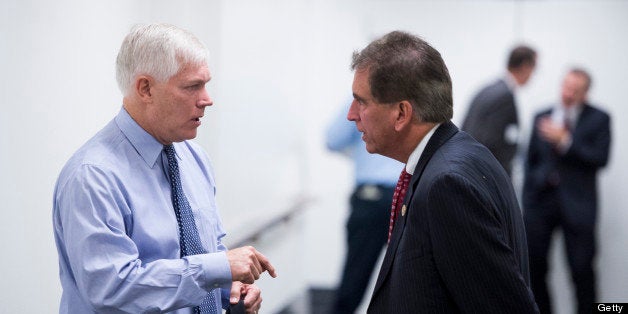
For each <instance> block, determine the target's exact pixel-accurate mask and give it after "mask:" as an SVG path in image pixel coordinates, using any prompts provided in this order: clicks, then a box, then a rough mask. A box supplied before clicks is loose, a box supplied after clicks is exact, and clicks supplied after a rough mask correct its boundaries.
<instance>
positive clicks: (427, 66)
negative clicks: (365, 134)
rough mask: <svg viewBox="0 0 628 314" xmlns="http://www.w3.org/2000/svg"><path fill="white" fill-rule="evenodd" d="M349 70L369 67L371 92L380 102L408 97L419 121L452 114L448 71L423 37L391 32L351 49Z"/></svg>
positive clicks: (440, 119)
mask: <svg viewBox="0 0 628 314" xmlns="http://www.w3.org/2000/svg"><path fill="white" fill-rule="evenodd" d="M351 69H352V70H359V71H361V70H368V71H369V85H370V87H371V94H373V97H374V98H375V100H376V101H378V102H380V103H393V102H397V101H402V100H407V101H409V102H410V103H411V104H412V108H413V109H414V112H415V116H416V117H417V118H418V119H419V121H422V122H432V123H441V122H445V121H448V120H450V119H451V118H452V116H453V96H452V85H451V78H450V77H449V71H448V70H447V66H446V65H445V62H444V61H443V58H442V57H441V55H440V53H439V52H438V51H437V50H436V49H434V48H432V46H430V44H428V43H427V42H426V41H424V40H423V39H421V38H419V37H417V36H414V35H412V34H409V33H405V32H401V31H394V32H391V33H388V34H386V35H385V36H383V37H382V38H379V39H377V40H375V41H373V42H372V43H370V44H369V45H368V46H366V48H364V49H363V50H362V51H359V52H354V54H353V61H352V63H351Z"/></svg>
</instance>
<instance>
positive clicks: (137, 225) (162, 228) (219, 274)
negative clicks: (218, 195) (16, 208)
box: [53, 24, 276, 313]
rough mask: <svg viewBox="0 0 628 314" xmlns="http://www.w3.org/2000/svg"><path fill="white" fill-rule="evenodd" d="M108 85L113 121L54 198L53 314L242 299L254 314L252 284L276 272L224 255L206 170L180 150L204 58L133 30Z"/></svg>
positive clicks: (179, 33) (169, 34) (256, 297)
mask: <svg viewBox="0 0 628 314" xmlns="http://www.w3.org/2000/svg"><path fill="white" fill-rule="evenodd" d="M116 76H117V80H118V86H119V87H120V90H121V91H122V94H123V96H124V98H123V101H122V103H123V105H122V108H121V109H120V112H119V113H118V115H117V116H116V117H115V118H114V119H113V120H112V121H111V122H110V123H109V124H107V125H106V126H105V127H104V128H103V129H102V130H101V131H100V132H98V133H97V134H96V135H95V136H94V137H92V138H91V139H90V140H89V141H88V142H87V143H85V144H84V145H83V146H82V147H81V148H80V149H79V150H78V151H77V152H76V153H75V154H74V155H73V156H72V157H71V158H70V160H69V161H68V162H67V164H66V165H65V167H64V168H63V170H62V171H61V174H60V175H59V178H58V180H57V184H56V186H55V192H54V200H53V227H54V234H55V242H56V245H57V251H58V253H59V267H60V278H61V286H62V288H63V294H62V297H61V306H60V309H59V312H60V313H94V312H99V313H101V312H107V313H113V312H115V313H118V312H125V313H148V312H151V313H157V312H159V313H162V312H171V313H221V312H222V309H223V308H227V307H228V306H229V304H230V303H231V304H235V303H238V301H239V300H240V299H241V298H242V299H243V303H244V306H245V308H246V311H247V313H257V310H258V309H259V308H260V306H261V302H262V298H261V295H260V290H259V288H258V287H256V286H255V285H254V284H253V283H254V281H255V280H257V279H258V278H259V277H260V275H261V274H262V273H263V272H264V271H268V272H269V273H270V274H271V276H273V277H274V276H276V274H275V270H274V268H273V266H272V265H271V264H270V262H269V261H268V259H266V257H264V256H263V255H262V254H261V253H259V252H258V251H256V250H255V249H254V248H252V247H244V248H237V249H233V250H227V248H226V247H225V246H224V245H223V244H222V242H221V240H222V238H223V237H224V236H225V233H224V231H223V228H222V225H221V222H220V217H219V216H218V211H217V208H216V201H215V191H216V188H215V182H214V172H213V168H212V165H211V163H210V162H209V159H208V157H207V155H206V154H205V152H204V151H203V150H202V149H201V148H200V146H198V144H196V143H194V142H192V141H190V140H191V139H193V138H195V137H196V132H197V128H198V127H199V126H200V125H201V118H202V117H203V115H204V114H205V108H206V107H207V106H211V105H212V104H213V101H212V99H211V98H210V96H209V94H208V93H207V89H206V88H205V85H206V84H207V83H208V82H209V81H210V79H211V75H210V72H209V69H208V67H207V50H206V48H205V47H204V46H203V44H202V43H201V42H200V41H199V40H198V39H197V38H196V37H195V36H194V35H192V34H191V33H189V32H188V31H185V30H183V29H180V28H178V27H175V26H172V25H167V24H151V25H145V26H139V27H136V28H134V29H133V30H132V31H131V32H130V33H129V34H128V35H127V36H126V38H125V39H124V41H123V43H122V46H121V48H120V51H119V53H118V57H117V63H116ZM88 105H89V104H88Z"/></svg>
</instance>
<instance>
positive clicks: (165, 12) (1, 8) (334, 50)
mask: <svg viewBox="0 0 628 314" xmlns="http://www.w3.org/2000/svg"><path fill="white" fill-rule="evenodd" d="M172 3H173V2H171V1H165V0H141V1H140V0H134V1H128V0H113V1H111V0H108V1H102V0H101V1H89V2H88V1H79V0H61V1H43V0H3V1H2V2H1V3H0V64H1V66H0V69H2V70H1V74H0V105H1V106H2V109H3V110H2V112H1V113H0V145H1V146H0V147H2V149H1V150H0V174H1V175H0V187H1V188H0V200H1V202H0V209H2V213H3V215H4V216H3V219H1V220H0V241H1V242H0V243H1V244H2V245H1V248H2V253H1V254H2V256H1V257H0V277H1V278H2V280H0V313H55V312H57V311H58V310H57V306H58V302H59V297H60V294H61V290H60V285H59V283H58V274H57V273H58V269H57V256H56V255H57V254H56V249H55V246H54V240H53V236H52V227H51V199H52V190H53V187H54V181H55V179H56V176H57V175H58V172H59V170H60V169H61V167H62V166H63V164H64V162H65V161H66V160H67V159H68V158H69V156H70V155H71V154H72V153H73V151H74V150H76V149H77V148H78V147H79V146H80V145H81V144H82V143H84V142H85V141H86V140H87V139H88V138H89V137H91V136H92V135H93V134H94V133H95V132H96V131H97V130H99V129H100V128H101V127H102V126H103V125H104V124H105V123H107V122H108V121H109V120H110V119H111V118H112V117H113V115H115V113H116V112H117V111H118V110H119V108H120V106H121V97H120V94H119V92H118V90H117V87H116V85H115V79H114V69H113V64H114V60H115V55H116V53H117V50H118V47H119V45H120V43H121V41H122V38H123V37H124V35H125V34H126V32H127V31H128V30H129V28H130V27H131V26H132V25H133V24H135V23H145V22H154V21H164V22H170V23H174V24H177V25H180V26H182V27H185V28H188V29H190V30H192V31H193V32H194V33H196V34H197V35H198V36H199V37H200V38H201V39H202V40H203V41H204V42H205V43H206V44H207V46H208V47H209V49H210V51H211V54H212V57H211V60H210V70H211V71H212V75H213V81H212V83H210V93H212V95H213V96H214V99H215V105H214V107H211V108H208V109H207V111H206V117H205V119H204V121H203V124H204V125H203V126H202V127H201V129H200V131H199V136H198V138H197V141H198V142H199V143H200V144H201V145H202V146H204V147H205V148H206V149H207V151H208V152H209V154H210V156H211V157H212V159H213V161H214V164H215V167H216V173H217V180H218V185H219V186H218V193H219V194H218V195H219V196H218V201H219V206H220V209H221V213H222V216H223V220H224V223H225V226H226V228H227V231H228V232H229V233H230V234H232V235H235V236H238V235H240V234H243V233H246V232H247V231H248V230H250V229H251V228H254V227H255V224H256V222H257V221H260V220H261V219H262V218H264V217H269V216H272V215H274V214H275V213H276V212H278V211H281V210H284V209H286V208H287V207H289V206H290V204H291V203H292V202H293V200H294V199H295V198H296V197H297V196H299V195H302V194H306V195H308V196H310V197H312V198H313V199H314V201H313V202H312V203H311V205H310V206H309V207H308V210H307V211H306V212H305V213H304V214H302V215H300V216H299V217H298V218H297V219H296V220H293V221H291V222H289V223H287V224H286V225H284V226H282V227H281V228H279V229H277V230H275V231H273V232H272V233H270V234H268V235H266V236H264V237H262V238H261V239H260V240H259V241H258V242H257V243H255V245H256V246H257V247H258V248H259V249H260V250H261V251H262V252H264V253H265V254H267V255H268V257H269V258H270V259H271V260H272V261H273V262H274V263H275V266H277V267H278V272H279V275H280V277H279V278H277V279H269V278H268V277H267V276H265V277H263V279H262V280H260V281H259V283H258V284H259V285H260V286H261V287H262V289H263V294H264V309H266V310H267V311H268V312H273V311H276V310H278V309H279V308H280V307H281V306H282V305H284V304H285V303H286V302H288V301H289V300H291V299H292V298H294V297H295V296H296V295H298V294H299V292H300V291H302V290H303V289H305V287H306V286H309V285H321V286H333V285H335V284H336V283H337V277H338V275H339V271H340V267H341V262H342V258H343V254H344V242H343V239H344V230H343V225H344V220H345V218H346V215H347V197H348V193H349V192H350V189H351V182H352V179H351V177H352V173H351V165H350V163H349V162H348V161H347V160H345V159H343V158H342V157H340V156H336V155H333V154H330V153H328V152H326V151H325V149H324V146H323V138H322V136H323V132H324V131H323V130H324V128H325V127H326V125H327V124H328V123H329V120H330V119H331V118H332V117H333V116H334V115H335V113H336V110H338V108H339V107H340V106H341V104H342V102H343V101H346V99H347V97H349V95H350V91H351V80H352V73H351V72H350V71H349V67H348V65H349V61H350V55H351V52H352V51H353V50H355V49H359V48H360V47H362V46H364V45H365V44H366V43H367V42H368V41H369V40H370V39H372V38H373V37H374V36H378V35H381V34H383V33H384V32H387V31H390V30H393V29H404V30H408V31H411V32H413V33H416V34H419V35H421V36H423V37H424V38H425V39H427V40H428V41H429V42H430V43H432V44H433V45H434V46H435V47H436V48H437V49H438V50H439V51H441V53H442V54H443V57H444V59H445V62H446V63H447V65H448V66H449V69H450V72H451V75H452V78H453V81H454V101H455V106H454V111H455V115H454V122H460V120H461V119H462V116H463V115H464V113H465V112H466V110H467V105H468V103H469V101H470V98H471V97H472V95H473V93H474V92H475V91H476V90H477V88H479V87H480V86H481V85H482V84H484V83H486V82H488V81H490V80H492V79H494V77H495V76H498V75H501V73H502V68H503V64H504V62H505V58H506V52H507V50H508V49H509V48H510V47H511V46H512V45H513V44H515V43H517V42H520V41H524V42H527V43H529V44H531V45H533V46H535V47H536V48H537V49H538V51H539V54H540V55H539V64H538V70H537V72H536V73H535V75H534V77H533V79H532V81H531V84H530V85H529V86H527V87H526V88H525V89H523V90H522V91H521V93H520V94H519V101H520V109H519V110H520V116H521V117H522V120H523V123H524V132H523V134H524V138H523V139H524V140H525V139H526V138H527V137H528V135H529V132H530V128H529V126H530V119H531V117H532V115H533V113H534V112H535V111H537V110H539V109H540V108H542V107H543V106H544V105H545V104H547V103H549V102H552V101H555V100H556V99H557V98H558V95H559V94H558V93H559V86H560V85H559V84H560V80H561V77H562V75H563V74H564V72H565V70H566V69H567V68H568V66H570V65H572V64H579V65H582V66H584V67H586V68H588V69H590V71H591V72H592V73H593V77H594V86H593V90H592V91H591V93H590V96H591V97H590V98H591V100H593V102H594V103H597V104H599V105H600V106H601V107H602V108H604V109H606V110H608V111H609V112H610V113H611V115H612V116H613V125H612V127H613V129H612V131H613V136H614V138H613V147H612V157H611V163H610V165H609V166H608V167H607V168H606V169H605V170H604V171H603V172H602V174H601V177H600V194H601V210H600V215H599V230H598V231H599V232H598V233H599V243H600V250H599V258H598V270H599V272H598V273H599V287H600V301H605V302H620V301H623V302H626V301H627V300H628V299H627V298H626V296H628V273H627V272H626V270H625V265H627V264H628V250H626V242H627V240H628V230H627V228H624V226H626V225H628V213H627V212H626V211H625V210H624V209H625V206H624V205H623V204H626V203H627V202H628V196H627V195H626V193H625V192H624V190H625V188H624V184H623V183H624V182H625V178H626V177H627V175H628V171H627V168H626V166H625V164H624V163H622V161H623V160H625V159H626V158H627V157H628V151H627V148H626V145H625V143H626V142H627V141H626V138H625V137H626V135H625V134H628V130H627V128H628V126H627V125H628V123H627V122H628V121H627V119H628V118H626V117H627V111H628V109H626V108H627V107H626V106H625V105H624V103H623V101H624V97H622V96H624V95H623V94H624V93H623V88H625V86H626V83H628V79H627V78H626V73H628V59H627V58H625V56H624V55H625V51H627V49H628V47H627V42H626V41H625V39H624V38H625V37H626V35H627V33H628V2H626V1H593V0H590V1H550V0H548V1H514V0H513V1H383V0H380V1H374V0H371V1H357V0H353V1H342V2H340V1H332V0H325V1H306V0H280V1H264V2H262V1H252V0H242V1H201V0H185V1H177V2H176V5H175V4H172ZM518 179H520V178H518ZM240 191H246V194H247V197H242V196H239V194H238V193H239V192H240ZM554 247H555V248H556V250H555V254H554V256H553V260H554V267H553V270H552V275H551V278H552V286H553V288H554V289H553V290H554V291H555V295H556V296H557V298H558V299H559V302H558V304H557V305H558V307H559V313H570V312H572V310H573V307H572V306H571V301H570V300H571V293H572V292H571V285H570V283H569V279H568V275H567V270H566V266H565V264H564V258H563V254H562V246H561V245H556V246H554ZM35 300H37V303H38V304H41V305H40V306H38V307H37V308H35V307H33V304H34V301H35Z"/></svg>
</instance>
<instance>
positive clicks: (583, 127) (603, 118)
mask: <svg viewBox="0 0 628 314" xmlns="http://www.w3.org/2000/svg"><path fill="white" fill-rule="evenodd" d="M550 114H551V109H550V110H545V111H543V112H541V113H539V114H538V115H537V116H536V117H535V119H534V121H535V124H534V125H535V126H536V125H537V123H538V121H539V119H541V118H542V117H547V116H549V115H550ZM610 142H611V133H610V117H609V115H608V114H607V113H605V112H603V111H602V110H599V109H597V108H595V107H592V106H591V105H589V104H584V107H583V108H582V112H581V113H580V116H579V117H578V122H577V123H576V125H575V129H574V130H573V131H572V143H571V146H570V147H569V149H568V150H567V152H566V153H565V154H562V155H561V154H557V153H556V151H555V150H554V148H553V147H552V145H551V144H549V143H548V142H546V141H544V140H542V139H541V138H540V137H539V136H538V134H537V131H536V128H535V129H534V130H533V132H532V136H531V138H530V144H529V148H528V153H527V157H526V163H525V179H524V188H523V205H524V208H535V207H536V206H537V204H538V202H542V201H544V200H543V195H545V193H543V192H544V191H546V190H547V189H551V188H552V187H551V185H550V184H549V182H550V176H552V175H554V176H557V177H556V178H553V179H554V180H556V179H558V180H559V184H558V186H557V187H556V188H557V189H559V191H560V193H558V194H557V195H560V200H559V201H560V202H561V203H562V205H563V206H564V207H565V208H569V209H570V210H569V211H568V212H569V213H574V214H575V215H577V218H578V219H581V220H580V221H581V222H586V223H590V224H593V223H594V222H595V212H596V209H597V193H596V192H597V182H596V181H597V180H596V174H597V171H598V170H599V169H600V168H601V167H604V166H605V165H606V163H607V162H608V154H609V150H610Z"/></svg>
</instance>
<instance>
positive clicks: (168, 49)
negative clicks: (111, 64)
mask: <svg viewBox="0 0 628 314" xmlns="http://www.w3.org/2000/svg"><path fill="white" fill-rule="evenodd" d="M208 55H209V53H208V51H207V48H205V46H204V45H203V43H201V41H200V40H199V39H198V38H196V36H194V35H193V34H192V33H191V32H189V31H187V30H184V29H181V28H179V27H176V26H174V25H170V24H149V25H137V26H135V27H133V29H132V30H131V32H130V33H129V34H128V35H127V36H126V37H125V38H124V41H123V42H122V46H121V47H120V51H119V52H118V57H117V59H116V79H117V81H118V87H119V88H120V91H121V92H122V94H123V95H124V96H127V94H128V93H129V92H130V90H131V86H132V84H133V81H134V80H135V78H136V77H137V76H138V75H148V76H151V77H153V78H154V79H156V80H157V81H159V82H165V81H167V80H168V79H169V78H171V77H172V76H174V75H175V74H177V72H179V69H180V66H181V65H184V64H194V65H199V64H203V63H207V58H208Z"/></svg>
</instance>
